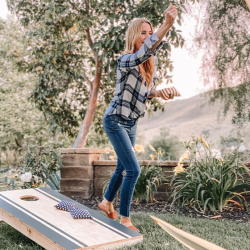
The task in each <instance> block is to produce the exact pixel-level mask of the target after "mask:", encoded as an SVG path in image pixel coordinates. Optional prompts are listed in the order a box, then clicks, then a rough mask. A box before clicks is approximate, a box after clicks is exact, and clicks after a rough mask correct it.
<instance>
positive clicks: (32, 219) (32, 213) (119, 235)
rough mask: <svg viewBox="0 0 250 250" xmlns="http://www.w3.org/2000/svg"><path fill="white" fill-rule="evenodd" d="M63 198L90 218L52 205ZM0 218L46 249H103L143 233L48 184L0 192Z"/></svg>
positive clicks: (135, 240) (137, 238)
mask: <svg viewBox="0 0 250 250" xmlns="http://www.w3.org/2000/svg"><path fill="white" fill-rule="evenodd" d="M62 200H65V201H70V202H74V203H77V204H78V208H82V209H86V210H88V211H89V213H90V214H91V216H92V219H74V218H73V217H72V215H71V213H70V212H67V211H63V210H59V209H56V208H55V205H57V204H58V203H59V202H61V201H62ZM0 217H1V218H0V220H3V221H4V222H5V223H7V224H9V225H10V226H12V227H14V228H15V229H16V230H18V231H19V232H21V233H23V234H24V235H25V236H27V237H28V238H30V239H32V240H33V241H34V242H36V243H37V244H39V245H41V246H42V247H44V248H45V249H47V250H80V249H82V250H90V249H91V250H106V249H117V248H120V247H124V246H125V245H132V244H135V243H139V242H141V241H142V239H143V235H141V234H140V233H138V232H135V231H133V230H132V229H129V228H127V227H125V226H123V225H121V224H120V223H119V222H117V221H114V220H111V219H109V218H108V217H107V216H104V215H102V214H100V213H99V212H98V211H95V210H93V209H90V208H88V207H86V206H84V205H83V204H80V203H78V202H76V201H74V200H72V199H70V198H69V197H67V196H65V195H63V194H61V193H59V192H57V191H54V190H52V189H51V188H47V187H46V188H34V189H22V190H10V191H3V192H0Z"/></svg>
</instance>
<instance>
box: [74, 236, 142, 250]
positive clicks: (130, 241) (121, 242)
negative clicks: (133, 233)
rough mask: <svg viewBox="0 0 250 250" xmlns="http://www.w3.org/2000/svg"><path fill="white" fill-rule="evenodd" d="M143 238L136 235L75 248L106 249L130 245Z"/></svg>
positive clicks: (86, 249) (87, 249)
mask: <svg viewBox="0 0 250 250" xmlns="http://www.w3.org/2000/svg"><path fill="white" fill-rule="evenodd" d="M142 240H143V235H141V236H137V237H132V238H128V239H123V240H117V241H114V242H109V243H104V244H99V245H95V246H91V247H85V248H79V249H75V250H81V249H82V250H83V249H84V250H106V249H116V248H120V247H124V246H130V245H133V244H137V243H139V242H141V241H142Z"/></svg>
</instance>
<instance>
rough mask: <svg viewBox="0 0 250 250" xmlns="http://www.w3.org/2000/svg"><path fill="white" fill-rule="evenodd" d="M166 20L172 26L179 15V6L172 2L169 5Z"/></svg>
mask: <svg viewBox="0 0 250 250" xmlns="http://www.w3.org/2000/svg"><path fill="white" fill-rule="evenodd" d="M164 14H165V22H166V24H167V25H168V26H169V27H172V26H173V24H174V21H175V19H176V17H177V15H178V11H177V7H176V6H174V5H172V4H171V3H170V5H169V7H168V8H167V9H166V10H165V13H164Z"/></svg>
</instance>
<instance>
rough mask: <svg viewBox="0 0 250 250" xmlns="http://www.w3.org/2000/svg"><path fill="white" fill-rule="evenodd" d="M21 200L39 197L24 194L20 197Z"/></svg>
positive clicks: (36, 199)
mask: <svg viewBox="0 0 250 250" xmlns="http://www.w3.org/2000/svg"><path fill="white" fill-rule="evenodd" d="M20 199H21V200H23V201H38V200H39V198H38V197H36V196H32V195H24V196H21V197H20Z"/></svg>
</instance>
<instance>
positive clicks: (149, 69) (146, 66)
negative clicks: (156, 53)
mask: <svg viewBox="0 0 250 250" xmlns="http://www.w3.org/2000/svg"><path fill="white" fill-rule="evenodd" d="M143 23H148V24H149V25H150V27H151V30H152V32H154V31H153V27H152V25H151V23H150V21H149V20H148V19H146V18H136V19H134V20H132V22H131V23H130V24H129V26H128V29H127V32H126V47H125V50H124V52H123V53H122V54H134V53H135V42H136V40H137V39H138V38H139V37H140V36H141V29H142V24H143ZM154 66H155V61H154V57H153V56H151V57H150V58H149V59H148V60H147V61H145V62H144V63H142V64H140V65H139V76H140V75H142V76H143V80H142V84H144V83H145V81H147V83H148V86H147V88H148V89H149V88H150V87H151V84H152V80H153V74H154Z"/></svg>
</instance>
